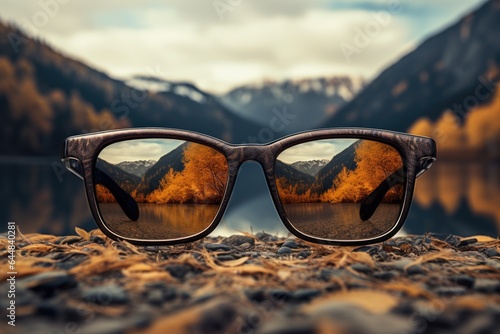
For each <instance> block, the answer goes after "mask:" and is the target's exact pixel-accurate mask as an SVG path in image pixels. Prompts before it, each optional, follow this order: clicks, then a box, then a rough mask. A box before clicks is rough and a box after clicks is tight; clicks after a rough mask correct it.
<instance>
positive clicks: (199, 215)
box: [99, 203, 219, 240]
mask: <svg viewBox="0 0 500 334" xmlns="http://www.w3.org/2000/svg"><path fill="white" fill-rule="evenodd" d="M218 208H219V206H218V205H210V204H150V203H148V204H145V203H140V204H139V212H140V216H139V219H138V220H137V221H131V220H130V219H129V218H128V217H127V216H126V215H125V214H124V213H123V210H122V209H121V208H120V206H119V205H118V204H116V203H100V204H99V210H100V212H101V215H102V216H103V219H104V221H105V222H106V225H107V226H108V228H109V229H110V230H112V231H113V232H115V233H117V234H119V235H123V236H127V237H128V238H135V239H157V240H158V239H175V238H182V237H188V236H192V235H195V234H198V233H200V232H201V231H203V230H205V229H206V228H207V227H208V226H209V225H210V223H211V222H212V220H213V219H214V217H215V215H216V214H217V210H218Z"/></svg>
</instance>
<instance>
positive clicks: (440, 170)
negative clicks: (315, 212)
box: [0, 161, 500, 237]
mask: <svg viewBox="0 0 500 334" xmlns="http://www.w3.org/2000/svg"><path fill="white" fill-rule="evenodd" d="M243 167H245V166H243ZM259 168H260V167H259ZM257 172H259V170H258V168H254V169H253V170H251V173H250V171H249V172H248V173H242V174H241V175H240V177H238V182H237V185H236V187H235V193H233V198H232V199H231V202H230V206H229V207H228V212H226V215H225V218H224V221H223V223H222V224H221V226H220V227H221V228H219V229H218V230H217V231H216V232H218V233H223V232H224V233H226V234H229V233H236V232H237V231H238V230H240V231H249V230H250V227H252V228H253V230H254V232H255V231H262V230H264V231H272V232H280V231H283V232H284V233H285V234H286V232H285V230H284V227H283V226H282V224H281V222H280V221H279V220H278V217H277V215H276V212H275V210H274V208H273V207H272V202H271V199H270V197H269V195H268V193H267V186H266V185H265V180H264V177H263V175H262V172H259V173H257ZM61 178H62V179H61V180H62V182H59V178H58V177H57V174H56V173H55V172H54V170H53V168H52V167H51V166H50V161H49V162H48V163H46V164H45V165H40V164H39V165H26V164H24V165H20V164H18V165H12V164H10V165H7V164H0V198H1V200H2V205H1V206H0V220H1V221H2V222H3V223H0V228H1V230H0V231H1V232H4V231H5V230H6V226H7V224H6V222H7V221H16V222H17V224H18V225H19V227H20V229H21V231H22V232H23V233H33V232H38V233H52V234H56V235H64V234H72V233H74V230H75V227H76V226H78V227H81V228H84V229H87V230H90V229H94V228H96V225H95V223H94V220H93V218H92V217H91V215H90V210H89V209H88V204H87V199H86V197H85V192H84V189H83V186H82V181H81V180H80V179H78V178H76V177H75V176H73V175H72V174H70V173H69V172H65V173H63V174H62V175H61ZM261 199H263V200H261ZM265 203H267V205H265ZM498 203H500V166H498V165H481V164H446V163H443V162H441V161H438V162H437V163H436V164H435V166H433V167H432V168H431V169H430V170H429V171H427V172H426V173H425V174H424V175H422V176H421V177H419V178H418V180H417V186H416V189H415V196H414V203H413V205H412V208H411V210H410V214H409V216H408V218H407V221H406V223H405V227H404V228H405V230H406V231H407V232H408V233H418V234H421V233H425V232H441V233H455V234H458V235H474V234H486V235H491V236H494V237H496V236H498V235H500V233H499V231H500V205H499V204H498Z"/></svg>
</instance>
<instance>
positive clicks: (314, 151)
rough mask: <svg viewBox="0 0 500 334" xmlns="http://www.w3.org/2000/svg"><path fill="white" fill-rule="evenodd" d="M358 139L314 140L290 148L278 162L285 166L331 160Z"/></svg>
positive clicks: (279, 157)
mask: <svg viewBox="0 0 500 334" xmlns="http://www.w3.org/2000/svg"><path fill="white" fill-rule="evenodd" d="M357 140H358V139H324V140H315V141H311V142H308V143H303V144H300V145H296V146H293V147H290V148H288V149H286V150H284V151H283V152H281V154H280V155H279V156H278V160H280V161H283V162H285V163H287V164H292V163H294V162H297V161H311V160H331V159H332V158H333V157H334V156H336V155H337V154H339V153H340V152H342V151H343V150H345V149H346V148H347V147H349V146H350V145H351V144H353V143H354V142H356V141H357Z"/></svg>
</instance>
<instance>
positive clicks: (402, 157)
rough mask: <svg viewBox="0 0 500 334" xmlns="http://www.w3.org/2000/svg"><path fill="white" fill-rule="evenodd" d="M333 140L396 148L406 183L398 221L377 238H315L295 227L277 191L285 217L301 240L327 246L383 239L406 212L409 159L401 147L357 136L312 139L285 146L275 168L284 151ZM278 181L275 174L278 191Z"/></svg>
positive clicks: (279, 152) (278, 154)
mask: <svg viewBox="0 0 500 334" xmlns="http://www.w3.org/2000/svg"><path fill="white" fill-rule="evenodd" d="M332 139H357V140H360V139H362V140H369V141H373V142H378V143H382V144H385V145H388V146H390V147H392V148H394V149H395V150H396V151H397V152H398V153H399V156H400V158H401V161H402V164H403V166H402V168H403V174H404V178H405V182H404V184H403V200H402V202H401V203H400V205H399V208H398V210H399V212H398V217H397V219H396V221H395V222H394V223H393V225H392V227H391V228H390V229H389V230H387V231H385V232H384V233H382V234H381V235H379V236H375V237H369V238H359V239H329V238H321V237H318V236H314V235H311V234H308V233H305V232H302V231H300V230H299V229H298V228H296V227H295V226H294V224H293V222H292V221H291V220H290V218H289V217H288V215H287V213H286V209H285V203H283V201H282V200H281V197H280V196H279V192H278V191H277V190H276V193H277V195H278V201H279V202H280V206H281V208H282V209H283V214H284V216H285V218H286V220H287V222H288V224H290V225H291V226H292V227H293V229H294V230H295V231H297V232H298V233H300V237H301V238H303V237H307V238H311V239H315V240H321V241H322V243H323V242H324V243H327V244H330V243H335V244H336V243H357V242H365V243H366V242H368V241H372V240H374V239H378V238H380V237H383V236H385V235H387V234H389V233H390V232H391V231H392V230H393V229H394V228H395V227H396V226H397V225H398V223H399V222H400V220H401V219H402V214H403V210H404V207H405V200H406V194H407V187H408V186H409V185H408V166H407V159H406V158H405V156H404V152H405V151H404V150H402V149H401V147H397V146H395V145H393V143H391V142H388V141H384V140H379V139H374V138H365V137H356V136H352V137H331V138H322V139H317V138H315V139H312V140H308V141H304V142H300V143H295V144H293V145H289V146H286V147H285V146H283V147H282V149H281V150H280V151H278V153H277V155H276V161H275V163H274V168H275V169H276V165H277V162H278V157H279V156H280V154H281V153H283V152H284V151H286V150H287V149H289V148H292V147H294V146H298V145H301V144H305V143H310V142H313V141H321V140H332ZM276 180H277V179H276V174H275V175H274V186H275V187H276V189H277V185H276Z"/></svg>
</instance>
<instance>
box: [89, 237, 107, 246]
mask: <svg viewBox="0 0 500 334" xmlns="http://www.w3.org/2000/svg"><path fill="white" fill-rule="evenodd" d="M89 240H90V241H92V242H93V243H96V244H99V245H105V244H106V240H104V239H103V238H101V237H100V236H98V235H93V236H91V237H90V239H89Z"/></svg>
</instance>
